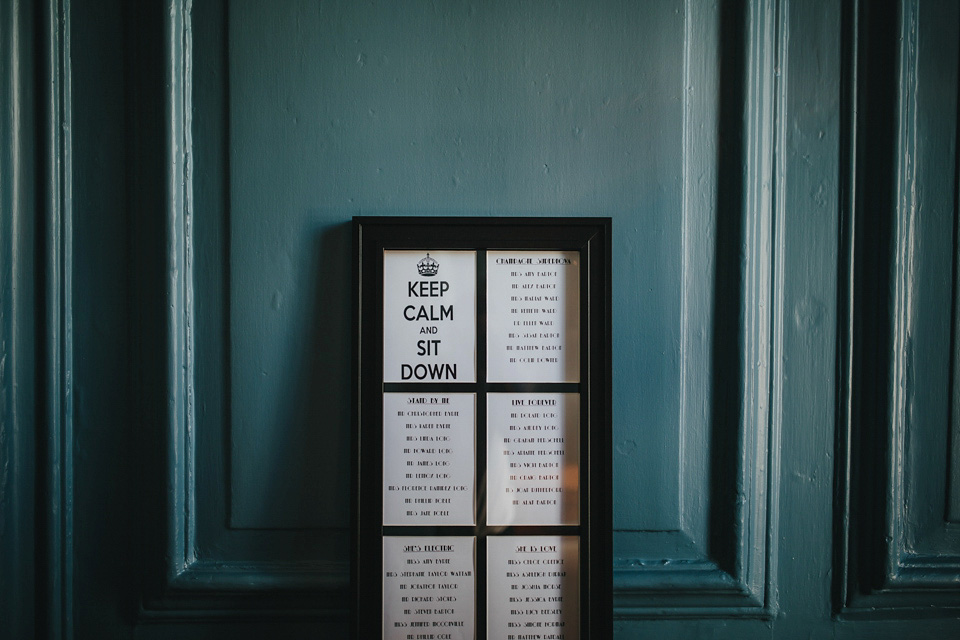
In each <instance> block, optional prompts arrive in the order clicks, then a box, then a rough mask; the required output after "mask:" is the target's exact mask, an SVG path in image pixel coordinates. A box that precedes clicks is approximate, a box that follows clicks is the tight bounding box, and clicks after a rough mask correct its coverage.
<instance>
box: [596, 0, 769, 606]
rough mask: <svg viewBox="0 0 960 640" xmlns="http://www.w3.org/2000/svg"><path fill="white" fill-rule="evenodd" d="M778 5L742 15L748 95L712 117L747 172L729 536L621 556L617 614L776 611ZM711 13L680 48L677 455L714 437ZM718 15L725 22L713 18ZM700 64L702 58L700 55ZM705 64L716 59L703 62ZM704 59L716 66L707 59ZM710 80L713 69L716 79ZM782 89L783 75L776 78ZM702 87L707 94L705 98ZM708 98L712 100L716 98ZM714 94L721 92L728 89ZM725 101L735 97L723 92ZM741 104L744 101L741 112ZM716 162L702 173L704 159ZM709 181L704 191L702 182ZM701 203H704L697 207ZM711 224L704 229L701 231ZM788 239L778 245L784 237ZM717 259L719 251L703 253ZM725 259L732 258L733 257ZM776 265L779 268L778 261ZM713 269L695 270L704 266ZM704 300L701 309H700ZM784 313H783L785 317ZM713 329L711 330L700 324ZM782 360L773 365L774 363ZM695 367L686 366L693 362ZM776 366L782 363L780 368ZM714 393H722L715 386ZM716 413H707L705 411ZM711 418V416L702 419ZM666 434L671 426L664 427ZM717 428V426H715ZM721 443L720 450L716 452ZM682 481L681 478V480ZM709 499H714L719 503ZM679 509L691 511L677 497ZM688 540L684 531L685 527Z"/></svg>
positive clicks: (741, 203)
mask: <svg viewBox="0 0 960 640" xmlns="http://www.w3.org/2000/svg"><path fill="white" fill-rule="evenodd" d="M783 5H784V3H783V2H774V3H766V2H760V1H754V2H750V3H749V4H748V6H747V7H746V10H745V13H744V16H743V18H744V25H743V27H742V34H743V35H742V38H743V42H742V45H743V49H744V60H743V64H744V67H743V68H742V69H740V70H738V71H739V72H741V73H742V76H743V78H744V83H743V87H742V94H741V95H738V96H734V98H733V99H740V100H742V111H740V112H739V117H740V120H739V122H734V121H732V118H731V117H730V114H729V113H728V117H727V120H725V121H721V119H718V120H717V122H716V126H717V127H731V126H733V127H736V129H737V130H738V131H739V132H740V135H741V139H740V140H741V152H740V156H739V158H738V162H739V165H740V167H741V168H742V174H739V175H741V176H742V180H743V182H742V185H741V187H740V189H741V191H742V197H741V198H739V200H738V201H737V202H738V204H737V206H738V207H739V209H738V214H737V215H739V216H741V220H742V222H741V225H742V226H741V230H740V233H741V235H740V236H739V242H740V243H741V247H742V251H743V254H742V256H743V257H742V262H740V263H739V264H731V265H728V266H727V269H728V270H729V269H734V270H736V271H737V272H738V273H739V281H738V282H737V286H739V287H740V294H739V304H740V307H739V312H740V315H739V318H738V320H737V322H736V329H735V330H736V336H735V338H736V343H737V344H738V345H739V349H738V351H737V357H738V358H739V360H740V362H741V367H742V369H741V370H740V375H741V378H740V381H739V384H738V392H739V394H740V399H739V406H740V412H739V415H736V416H732V417H731V419H732V420H734V421H735V422H736V429H735V432H736V433H737V442H736V443H735V444H732V445H729V444H728V446H732V447H735V449H736V451H735V454H734V456H733V457H734V458H735V466H736V469H731V470H729V471H727V472H725V473H727V474H728V475H727V478H728V479H729V482H728V483H725V485H724V493H723V494H722V495H721V496H720V499H721V500H722V501H723V506H724V508H729V509H730V510H733V511H734V512H735V516H734V518H733V526H732V529H731V530H729V531H727V530H724V531H717V530H715V526H716V525H715V523H712V524H713V526H712V527H711V526H710V525H708V530H707V533H706V535H707V537H708V539H707V540H702V541H699V542H700V544H698V546H699V547H700V548H701V549H705V550H706V549H709V551H707V552H706V553H707V554H708V555H704V556H702V557H701V558H700V559H698V560H697V561H695V562H691V561H678V560H675V559H673V558H664V559H661V561H660V562H651V561H649V560H646V561H645V560H644V559H643V558H623V557H618V558H616V561H615V571H614V604H615V608H614V616H615V618H618V619H639V618H647V617H659V616H663V615H668V616H671V617H711V616H724V617H729V616H738V617H743V616H746V617H769V616H772V615H774V614H775V612H776V602H775V599H774V598H773V594H774V593H775V588H774V584H773V582H772V573H771V567H772V566H773V564H772V563H773V559H772V558H771V557H770V549H771V548H772V546H771V536H774V535H775V531H776V514H775V512H772V511H771V507H772V506H775V505H776V495H777V493H778V489H777V478H776V472H777V471H778V469H779V462H778V455H777V453H776V452H774V451H773V450H772V447H771V445H774V446H775V445H776V444H777V443H778V442H779V435H778V434H777V433H776V430H777V429H778V428H779V421H778V420H776V419H773V418H772V416H771V403H772V402H774V403H775V402H777V398H778V397H779V396H778V395H777V391H776V385H775V383H774V381H773V380H772V378H771V373H772V370H771V350H772V349H776V348H778V345H779V344H780V342H779V337H778V335H776V334H774V333H772V331H773V330H774V329H775V328H776V327H777V326H778V325H776V324H775V322H776V318H775V315H774V314H775V313H776V311H775V310H776V309H778V308H779V307H778V306H777V305H778V301H777V300H775V299H774V297H773V291H774V287H773V284H774V282H773V280H774V278H775V277H776V273H775V270H776V269H777V268H778V267H777V266H776V265H777V264H778V263H777V262H776V261H777V259H778V256H777V255H775V247H774V240H775V236H774V232H775V220H774V216H775V215H776V210H775V201H774V195H775V192H776V189H777V186H776V174H775V170H776V169H777V164H778V163H777V160H776V158H777V156H776V155H775V154H778V153H782V146H781V147H780V148H778V147H777V145H778V144H780V143H781V141H782V136H783V135H784V132H783V129H782V123H781V128H780V129H777V112H776V109H777V104H778V101H779V99H780V97H779V93H778V92H779V91H781V90H782V85H778V78H777V76H778V73H779V71H778V70H777V68H776V67H777V65H778V62H779V61H780V60H781V58H782V57H783V55H784V52H785V50H786V48H785V47H786V39H787V35H788V25H787V24H786V22H787V17H788V15H787V12H786V11H785V8H784V6H783ZM706 11H708V9H706V8H704V7H703V6H702V5H700V4H699V3H695V2H687V3H686V5H685V20H686V25H685V33H684V35H685V38H686V39H687V41H686V42H685V53H684V79H683V80H684V85H683V86H684V120H683V122H684V130H683V136H684V138H683V144H684V161H683V171H684V176H683V178H684V179H683V185H684V186H683V194H682V197H683V207H684V210H683V216H684V221H683V234H682V238H683V247H682V250H683V252H684V258H683V273H684V287H685V290H684V292H683V294H682V298H683V299H682V309H681V317H682V321H683V323H684V330H683V336H684V338H683V344H682V358H681V359H682V361H683V362H682V364H681V381H680V384H681V400H682V401H681V415H680V416H678V418H679V424H680V428H681V430H682V431H683V432H684V433H682V434H681V450H683V448H684V447H685V446H686V438H688V437H690V434H688V433H686V432H687V430H688V429H691V428H698V429H700V430H703V431H704V433H707V432H709V431H710V430H711V427H710V425H709V424H702V425H700V426H697V421H698V420H701V421H702V420H704V419H705V418H704V417H703V416H704V411H703V410H701V409H703V408H702V407H699V406H688V405H689V404H690V403H695V402H700V400H699V399H698V398H697V394H696V393H695V392H694V391H692V389H691V388H695V387H697V386H700V387H701V388H704V389H709V384H705V383H704V382H703V381H702V378H697V377H696V376H698V375H701V374H700V373H697V372H696V371H695V370H697V369H702V367H701V366H700V363H702V362H703V361H704V360H707V359H709V358H710V353H709V347H707V348H704V347H703V346H701V345H699V344H698V343H697V341H696V339H694V336H695V335H697V334H698V333H702V332H699V331H697V327H699V326H701V325H703V326H704V327H706V329H708V331H707V333H709V325H710V324H711V322H712V319H711V318H710V313H711V311H710V309H711V307H712V308H714V309H715V308H716V306H715V304H712V303H711V302H710V300H711V299H713V300H715V299H716V298H717V296H719V295H721V294H722V292H720V291H716V290H712V288H711V287H712V282H713V279H712V278H711V274H712V273H713V272H714V271H715V270H716V269H717V268H718V264H716V263H713V262H710V261H709V260H707V261H704V260H703V259H702V258H697V256H696V253H693V252H697V251H702V250H703V249H704V247H702V246H701V245H703V244H704V243H705V242H714V243H715V242H717V241H718V240H717V234H716V232H715V229H716V218H717V216H718V214H719V210H718V208H717V207H718V204H719V206H723V205H722V203H718V202H717V201H716V200H715V199H714V195H713V194H712V193H706V192H705V189H707V188H708V187H709V188H710V189H713V188H715V186H716V182H718V181H719V177H718V175H719V174H718V168H717V167H716V165H715V163H716V160H715V159H713V158H710V159H706V158H703V157H701V156H702V151H703V148H704V147H705V146H707V147H709V145H710V144H714V143H713V141H712V139H711V140H710V141H708V142H705V141H704V140H702V139H701V138H702V137H703V136H705V135H710V136H715V135H716V133H717V131H709V132H705V133H700V131H699V130H698V129H697V126H696V125H697V123H696V122H694V115H695V114H694V113H693V112H694V111H695V110H696V109H704V108H708V107H707V101H708V100H709V99H710V95H707V94H708V93H709V91H708V90H706V89H703V88H702V87H699V86H694V83H696V82H703V83H705V84H707V85H708V86H710V87H711V88H713V87H712V82H713V81H712V80H711V79H710V75H711V71H712V70H709V69H701V68H698V67H696V66H695V65H696V64H697V63H696V62H695V60H696V59H697V57H696V56H697V52H694V51H693V50H692V47H695V46H696V45H697V44H702V41H701V40H700V39H696V38H694V37H693V36H694V35H695V32H696V31H697V29H698V28H702V25H700V24H699V23H698V21H700V22H702V21H703V20H704V19H705V15H706V14H705V13H704V12H706ZM712 17H713V19H714V20H717V19H719V18H718V17H717V16H712ZM700 55H701V56H702V57H703V56H705V54H702V53H701V54H700ZM705 57H707V58H709V56H705ZM705 64H709V63H708V62H705ZM713 73H715V71H714V72H713ZM780 82H782V80H780ZM701 92H703V93H701ZM713 95H717V93H716V92H715V91H714V93H713ZM719 95H721V96H723V95H724V94H723V92H720V93H719ZM724 98H725V99H730V98H729V97H726V96H725V97H724ZM738 106H739V105H738ZM708 163H709V164H710V166H706V167H705V166H702V165H704V164H708ZM704 175H706V176H708V177H710V178H712V180H713V183H712V184H711V185H708V187H705V186H703V185H702V179H703V176H704ZM696 207H701V208H703V209H702V210H696ZM704 217H708V218H709V223H708V224H705V225H704V224H699V222H700V220H702V219H703V218H704ZM780 240H781V241H782V238H781V239H780ZM706 249H707V251H708V252H710V251H712V250H713V249H714V247H712V246H709V247H706ZM728 258H729V256H728ZM779 269H780V270H781V271H782V265H780V267H779ZM704 270H706V271H708V273H700V272H701V271H704ZM705 301H706V302H705ZM779 313H781V315H782V310H780V311H779ZM705 323H706V324H705ZM733 338H734V336H716V335H715V336H713V340H717V339H727V340H730V339H733ZM774 359H775V360H776V358H774ZM688 360H690V361H689V362H688ZM774 366H775V365H774ZM710 393H711V394H715V393H717V391H716V390H715V389H714V390H711V391H710ZM706 413H707V414H709V411H707V412H706ZM706 419H707V420H711V421H716V420H717V419H719V418H718V417H716V416H713V417H712V418H706ZM664 428H667V425H664ZM712 429H714V430H715V429H716V425H714V426H713V427H712ZM714 446H716V445H714ZM681 480H682V479H681ZM714 499H717V498H716V497H715V498H714ZM681 509H682V510H683V509H685V507H684V506H683V502H681ZM680 521H681V522H682V523H683V525H684V526H688V525H689V524H690V522H691V521H692V520H691V519H688V516H687V514H681V519H680ZM682 533H685V534H686V533H687V532H682ZM718 541H723V544H725V545H728V546H730V547H732V548H730V549H729V550H728V551H723V552H722V553H721V555H716V556H715V555H714V554H715V551H716V549H715V548H713V546H712V544H711V543H714V542H718Z"/></svg>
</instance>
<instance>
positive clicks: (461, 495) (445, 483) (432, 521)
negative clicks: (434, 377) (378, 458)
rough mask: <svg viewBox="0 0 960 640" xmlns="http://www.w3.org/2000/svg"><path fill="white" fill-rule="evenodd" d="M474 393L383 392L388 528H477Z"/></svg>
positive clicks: (385, 506)
mask: <svg viewBox="0 0 960 640" xmlns="http://www.w3.org/2000/svg"><path fill="white" fill-rule="evenodd" d="M475 414H476V396H475V395H474V394H472V393H385V394H383V524H385V525H472V524H474V520H475V519H476V518H475V513H476V511H475V509H474V493H475V491H474V478H475V475H476V474H475V473H474V461H475V458H476V456H475V455H474V448H475V445H474V442H475V440H474V433H475V431H474V429H475Z"/></svg>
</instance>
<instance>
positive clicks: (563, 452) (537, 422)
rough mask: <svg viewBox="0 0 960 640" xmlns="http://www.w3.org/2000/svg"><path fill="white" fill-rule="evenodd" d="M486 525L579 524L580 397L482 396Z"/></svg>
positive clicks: (544, 395) (559, 395)
mask: <svg viewBox="0 0 960 640" xmlns="http://www.w3.org/2000/svg"><path fill="white" fill-rule="evenodd" d="M487 503H488V506H487V524H490V525H576V524H579V523H580V508H579V505H580V394H577V393H490V394H488V395H487Z"/></svg>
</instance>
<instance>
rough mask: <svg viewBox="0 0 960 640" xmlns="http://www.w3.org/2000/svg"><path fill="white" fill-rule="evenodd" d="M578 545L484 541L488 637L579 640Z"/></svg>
mask: <svg viewBox="0 0 960 640" xmlns="http://www.w3.org/2000/svg"><path fill="white" fill-rule="evenodd" d="M579 574H580V539H579V538H578V537H577V536H490V537H489V538H487V587H488V588H487V635H488V636H489V637H490V638H503V639H504V640H520V639H521V638H522V639H527V638H529V639H531V640H547V639H548V638H549V639H550V640H578V638H579V637H580V629H579V627H580V577H579Z"/></svg>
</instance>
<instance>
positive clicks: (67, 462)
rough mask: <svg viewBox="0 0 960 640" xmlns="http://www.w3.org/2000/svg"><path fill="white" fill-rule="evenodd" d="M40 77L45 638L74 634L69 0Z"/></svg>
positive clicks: (50, 22) (49, 10) (51, 26)
mask: <svg viewBox="0 0 960 640" xmlns="http://www.w3.org/2000/svg"><path fill="white" fill-rule="evenodd" d="M43 14H44V15H43V22H44V24H43V26H42V29H43V42H42V43H41V46H42V47H44V51H43V60H42V64H44V65H45V67H46V68H45V69H44V70H43V71H44V73H43V74H42V76H41V77H44V78H49V83H48V85H47V86H46V87H45V89H44V94H43V98H42V99H43V100H44V101H45V102H46V104H45V105H44V107H43V112H44V113H45V115H46V119H47V121H46V123H45V125H43V134H44V136H45V138H46V140H45V143H44V149H43V171H44V173H45V175H44V178H43V179H44V182H45V184H44V191H45V196H46V205H45V209H46V210H45V211H44V212H43V214H41V218H42V219H43V221H44V224H45V226H46V228H45V230H44V239H43V247H44V248H43V250H44V253H45V255H44V259H43V266H42V268H41V273H42V276H43V278H44V282H43V288H44V294H43V295H44V298H45V299H44V315H45V320H44V328H45V335H44V336H43V338H42V340H43V344H44V352H43V355H42V356H41V359H42V361H43V366H42V369H43V371H44V374H43V376H42V382H41V384H42V385H43V387H44V391H43V394H44V400H43V408H42V414H43V416H42V418H41V424H43V427H42V431H43V440H44V441H45V448H46V449H45V451H44V454H45V455H44V458H43V461H42V464H43V470H42V476H43V478H42V483H43V485H44V486H43V487H42V489H41V492H40V495H41V498H40V499H41V501H42V504H43V506H42V508H41V514H42V515H41V517H42V518H43V520H44V522H43V524H42V529H43V530H44V532H45V536H44V544H45V553H44V555H45V556H46V566H47V569H48V571H47V575H46V576H45V578H44V580H45V583H44V586H43V588H42V591H41V593H42V596H41V597H42V598H43V599H44V602H43V604H42V605H41V607H40V608H41V610H43V611H44V622H43V625H44V626H43V628H42V631H41V633H43V634H44V635H45V636H46V637H49V638H70V637H72V636H73V471H74V469H73V449H72V443H73V394H72V370H73V361H72V352H73V339H72V311H71V309H72V284H73V283H72V271H71V269H72V264H73V245H72V240H73V236H72V221H73V191H72V187H73V185H72V172H73V165H72V158H73V156H72V147H71V135H70V132H71V130H72V126H71V125H72V111H71V84H70V80H71V71H70V2H69V0H59V1H57V0H53V1H51V2H48V3H45V4H44V7H43Z"/></svg>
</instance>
